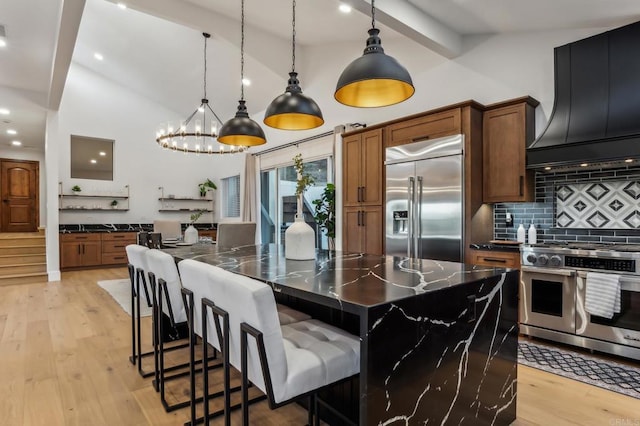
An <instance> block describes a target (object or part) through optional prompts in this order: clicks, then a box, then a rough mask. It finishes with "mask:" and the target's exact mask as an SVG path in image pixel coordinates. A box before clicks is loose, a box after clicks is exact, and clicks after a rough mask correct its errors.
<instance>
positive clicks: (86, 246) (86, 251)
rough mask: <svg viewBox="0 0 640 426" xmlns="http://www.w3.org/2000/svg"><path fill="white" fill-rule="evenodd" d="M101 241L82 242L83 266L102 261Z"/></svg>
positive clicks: (93, 264)
mask: <svg viewBox="0 0 640 426" xmlns="http://www.w3.org/2000/svg"><path fill="white" fill-rule="evenodd" d="M100 244H101V243H100V241H87V242H85V243H82V266H96V265H100V264H101V263H102V249H101V247H100Z"/></svg>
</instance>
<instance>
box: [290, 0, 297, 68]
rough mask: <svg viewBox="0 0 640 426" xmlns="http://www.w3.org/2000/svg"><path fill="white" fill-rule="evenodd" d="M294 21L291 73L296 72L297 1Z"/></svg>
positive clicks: (294, 7)
mask: <svg viewBox="0 0 640 426" xmlns="http://www.w3.org/2000/svg"><path fill="white" fill-rule="evenodd" d="M292 9H293V20H292V28H293V32H292V35H291V44H292V46H291V72H296V0H293V7H292Z"/></svg>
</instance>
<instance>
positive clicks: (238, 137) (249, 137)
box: [218, 0, 267, 147]
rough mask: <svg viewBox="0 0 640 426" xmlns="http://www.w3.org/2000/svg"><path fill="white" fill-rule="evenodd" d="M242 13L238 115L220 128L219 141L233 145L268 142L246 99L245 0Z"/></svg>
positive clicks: (253, 144)
mask: <svg viewBox="0 0 640 426" xmlns="http://www.w3.org/2000/svg"><path fill="white" fill-rule="evenodd" d="M241 4H242V6H241V7H242V9H241V15H240V25H241V39H240V100H239V101H238V111H237V112H236V116H235V117H233V118H232V119H231V120H229V121H227V122H226V123H224V124H223V125H222V127H221V128H220V133H219V134H218V142H220V143H224V144H227V145H233V146H242V147H245V146H246V147H249V146H257V145H263V144H265V143H267V139H266V138H265V136H264V131H263V130H262V128H261V127H260V125H259V124H258V123H256V122H255V121H253V120H252V119H251V118H249V114H248V113H247V107H246V105H245V103H246V101H245V100H244V0H242V3H241Z"/></svg>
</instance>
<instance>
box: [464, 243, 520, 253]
mask: <svg viewBox="0 0 640 426" xmlns="http://www.w3.org/2000/svg"><path fill="white" fill-rule="evenodd" d="M469 248H471V249H473V250H490V251H506V252H516V253H517V252H520V245H517V244H500V243H491V242H487V243H477V244H469Z"/></svg>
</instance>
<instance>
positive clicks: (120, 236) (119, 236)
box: [113, 235, 124, 239]
mask: <svg viewBox="0 0 640 426" xmlns="http://www.w3.org/2000/svg"><path fill="white" fill-rule="evenodd" d="M113 238H114V239H115V238H124V235H114V236H113Z"/></svg>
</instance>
